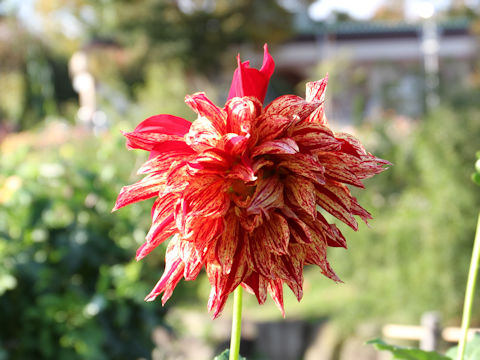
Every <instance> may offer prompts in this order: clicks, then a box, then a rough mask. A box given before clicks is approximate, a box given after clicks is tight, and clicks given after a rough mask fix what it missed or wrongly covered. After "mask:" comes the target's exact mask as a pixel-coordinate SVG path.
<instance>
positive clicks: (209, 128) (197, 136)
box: [185, 117, 222, 152]
mask: <svg viewBox="0 0 480 360" xmlns="http://www.w3.org/2000/svg"><path fill="white" fill-rule="evenodd" d="M221 138H222V134H221V133H220V132H219V131H218V130H217V128H216V127H215V126H214V125H213V124H212V122H211V121H210V119H208V118H206V117H199V118H197V119H196V120H195V121H194V122H193V123H192V126H191V127H190V130H189V132H188V133H187V134H185V143H186V144H187V145H188V146H190V147H191V148H192V149H194V150H195V151H196V152H201V151H205V150H207V149H210V148H215V147H216V146H217V144H218V142H219V141H220V139H221Z"/></svg>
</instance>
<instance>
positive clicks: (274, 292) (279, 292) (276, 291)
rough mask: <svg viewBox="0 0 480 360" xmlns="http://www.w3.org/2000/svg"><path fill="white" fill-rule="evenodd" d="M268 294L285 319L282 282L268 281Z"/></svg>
mask: <svg viewBox="0 0 480 360" xmlns="http://www.w3.org/2000/svg"><path fill="white" fill-rule="evenodd" d="M268 293H269V294H270V296H271V298H272V299H273V301H274V302H275V304H276V305H277V307H278V309H279V310H280V311H281V313H282V316H283V317H285V309H284V307H283V281H282V280H281V279H275V280H269V281H268Z"/></svg>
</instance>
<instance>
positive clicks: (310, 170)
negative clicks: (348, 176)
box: [277, 153, 325, 184]
mask: <svg viewBox="0 0 480 360" xmlns="http://www.w3.org/2000/svg"><path fill="white" fill-rule="evenodd" d="M277 158H278V159H279V160H281V161H280V162H279V163H278V164H277V169H279V170H280V171H282V169H288V171H289V172H290V173H293V174H292V175H300V176H303V177H305V178H307V179H309V180H310V181H313V182H314V183H316V184H324V183H325V176H324V175H323V174H324V172H325V168H324V167H323V165H322V164H321V163H320V162H319V161H317V159H316V158H315V157H314V156H311V155H308V154H302V153H298V154H295V156H279V157H277Z"/></svg>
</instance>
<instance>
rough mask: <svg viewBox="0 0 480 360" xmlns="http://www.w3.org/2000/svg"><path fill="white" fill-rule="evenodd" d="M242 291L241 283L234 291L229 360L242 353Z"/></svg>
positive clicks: (236, 358) (233, 359)
mask: <svg viewBox="0 0 480 360" xmlns="http://www.w3.org/2000/svg"><path fill="white" fill-rule="evenodd" d="M242 292H243V289H242V287H241V286H240V285H239V286H238V287H237V288H236V289H235V292H234V298H233V319H232V337H231V339H230V356H229V360H238V357H239V354H240V335H241V333H242Z"/></svg>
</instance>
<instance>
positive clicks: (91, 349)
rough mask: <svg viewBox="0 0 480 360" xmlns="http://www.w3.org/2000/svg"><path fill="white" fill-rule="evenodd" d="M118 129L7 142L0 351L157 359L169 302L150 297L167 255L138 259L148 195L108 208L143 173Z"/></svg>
mask: <svg viewBox="0 0 480 360" xmlns="http://www.w3.org/2000/svg"><path fill="white" fill-rule="evenodd" d="M123 127H124V128H128V127H129V126H128V125H126V126H125V124H124V126H123ZM111 134H114V135H111ZM111 134H110V135H104V136H100V137H95V138H94V137H92V136H90V135H88V134H87V133H85V132H84V131H82V130H81V129H74V128H68V127H66V126H65V125H61V124H51V125H49V126H47V127H46V128H45V129H44V130H42V131H40V132H38V131H37V132H32V133H23V134H19V135H12V136H11V137H10V138H7V139H6V140H5V141H4V143H3V144H2V148H1V151H2V155H1V157H0V174H1V175H0V308H1V312H2V314H1V324H2V326H0V358H1V357H2V354H3V357H4V358H8V359H69V360H70V359H95V360H97V359H134V358H138V357H145V358H149V357H150V351H151V349H152V348H153V344H152V343H151V339H150V337H151V330H152V328H153V327H154V326H156V325H161V324H162V318H163V315H164V311H165V310H163V309H162V307H161V306H159V303H145V302H144V301H143V298H144V296H145V295H146V294H147V293H148V292H149V290H150V289H151V287H153V284H154V283H155V282H156V281H157V280H158V278H159V277H160V275H161V271H162V269H163V263H161V262H162V261H163V256H158V257H152V258H150V259H148V261H146V262H145V261H144V262H140V263H137V262H135V260H134V254H135V248H136V247H137V246H138V245H139V244H140V243H141V242H143V239H144V236H145V233H146V229H147V228H148V225H149V224H148V222H149V220H150V219H149V216H148V214H149V209H148V207H149V204H148V203H145V204H141V205H138V204H136V205H132V206H129V207H128V208H126V209H123V210H121V211H119V212H117V213H115V214H111V209H112V207H113V204H114V202H115V199H116V196H117V194H118V191H119V190H120V188H121V186H122V185H123V184H126V183H128V182H133V181H135V180H136V178H134V177H133V176H132V175H134V174H131V173H130V172H131V169H132V164H133V163H134V162H135V157H134V156H135V154H133V153H129V152H127V151H126V149H125V147H124V146H125V145H124V144H125V142H124V139H123V137H122V136H121V135H120V133H119V131H118V129H115V130H112V132H111Z"/></svg>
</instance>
